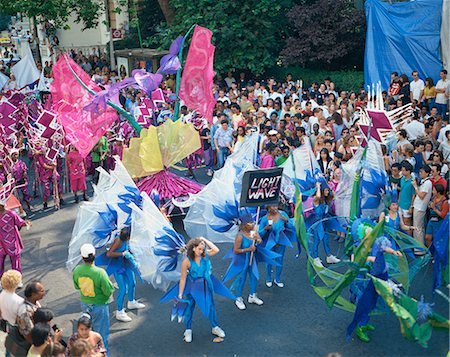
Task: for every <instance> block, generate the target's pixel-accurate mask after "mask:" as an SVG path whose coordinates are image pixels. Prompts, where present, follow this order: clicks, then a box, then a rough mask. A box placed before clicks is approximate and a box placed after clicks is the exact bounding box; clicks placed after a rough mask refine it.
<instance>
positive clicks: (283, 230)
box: [259, 211, 296, 282]
mask: <svg viewBox="0 0 450 357" xmlns="http://www.w3.org/2000/svg"><path fill="white" fill-rule="evenodd" d="M281 217H285V218H286V219H287V220H288V222H287V223H286V222H285V221H284V220H283V219H282V218H281ZM268 224H269V219H268V215H266V216H264V217H263V218H262V219H261V222H260V223H259V235H260V236H261V238H262V240H263V246H264V247H265V248H266V249H269V250H271V251H273V252H275V253H278V254H279V255H280V257H279V258H276V259H275V261H276V262H278V263H279V266H277V267H276V271H275V280H276V281H277V282H280V281H281V272H282V270H283V258H284V252H285V250H286V247H287V246H289V247H292V242H294V241H295V239H296V233H295V227H294V225H293V224H292V223H291V222H290V221H289V217H288V215H287V214H286V212H283V211H280V218H279V219H278V221H276V222H275V223H273V225H272V228H271V229H269V230H268V231H266V230H265V229H264V227H266V226H267V225H268ZM266 281H268V282H271V281H272V265H271V264H270V263H267V264H266Z"/></svg>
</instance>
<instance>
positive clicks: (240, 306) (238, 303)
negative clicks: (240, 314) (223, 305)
mask: <svg viewBox="0 0 450 357" xmlns="http://www.w3.org/2000/svg"><path fill="white" fill-rule="evenodd" d="M234 303H235V304H236V306H237V308H238V309H239V310H245V309H246V306H245V304H244V299H243V298H242V297H238V298H237V299H236V301H235V302H234Z"/></svg>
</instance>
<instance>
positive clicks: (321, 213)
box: [311, 203, 331, 258]
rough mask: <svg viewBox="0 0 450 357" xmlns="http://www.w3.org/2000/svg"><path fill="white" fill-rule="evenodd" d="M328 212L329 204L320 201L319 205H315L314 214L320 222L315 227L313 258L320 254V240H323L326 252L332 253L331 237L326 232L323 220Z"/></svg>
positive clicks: (327, 253)
mask: <svg viewBox="0 0 450 357" xmlns="http://www.w3.org/2000/svg"><path fill="white" fill-rule="evenodd" d="M327 214H328V206H327V205H326V204H324V203H320V204H318V205H317V206H316V205H314V215H315V220H316V222H317V221H318V222H319V223H318V224H317V225H316V226H315V228H314V240H313V244H312V251H311V255H312V257H313V258H317V257H318V256H319V244H320V241H322V242H323V249H324V250H325V254H326V255H327V256H329V255H330V254H331V250H330V237H329V235H328V233H327V232H325V227H324V224H323V222H322V220H323V219H324V218H325V217H326V215H327Z"/></svg>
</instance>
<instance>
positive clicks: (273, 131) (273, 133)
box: [267, 129, 278, 135]
mask: <svg viewBox="0 0 450 357" xmlns="http://www.w3.org/2000/svg"><path fill="white" fill-rule="evenodd" d="M267 134H269V135H277V134H278V131H276V130H275V129H272V130H269V132H268V133H267Z"/></svg>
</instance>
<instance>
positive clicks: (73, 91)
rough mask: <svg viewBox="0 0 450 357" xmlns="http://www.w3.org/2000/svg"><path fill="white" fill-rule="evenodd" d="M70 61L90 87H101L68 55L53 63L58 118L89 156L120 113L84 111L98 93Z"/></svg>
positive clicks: (52, 88) (53, 90)
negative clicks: (94, 93) (92, 92)
mask: <svg viewBox="0 0 450 357" xmlns="http://www.w3.org/2000/svg"><path fill="white" fill-rule="evenodd" d="M66 60H67V61H66ZM68 63H69V65H70V67H71V68H72V70H73V71H74V72H75V73H76V74H77V75H78V77H80V79H81V80H82V81H83V83H84V84H85V85H86V86H87V87H89V88H90V89H92V90H93V91H95V92H99V91H100V88H99V86H98V85H97V84H95V83H94V82H93V81H92V80H91V79H90V78H89V75H88V74H87V73H86V72H84V71H83V70H82V69H81V68H80V67H79V66H78V65H77V64H76V63H75V62H74V61H73V60H72V59H71V58H70V57H69V56H68V55H67V54H64V55H62V56H61V57H60V58H59V60H58V61H57V62H56V64H55V65H54V66H53V76H54V80H53V83H52V84H51V88H50V90H51V92H52V97H53V104H54V111H55V112H56V117H57V119H58V121H59V122H60V123H61V124H62V126H63V127H64V131H65V133H66V138H67V139H68V140H69V141H70V142H71V143H72V144H73V145H74V146H75V147H76V148H77V149H78V151H79V152H80V154H81V156H83V157H86V156H87V155H88V154H89V152H90V151H91V150H92V148H93V147H94V145H95V144H96V143H97V141H98V140H99V139H100V137H101V136H102V135H103V134H104V133H105V131H106V129H108V128H109V127H110V126H111V125H112V123H114V121H115V120H116V119H117V114H116V111H115V110H114V109H112V108H110V107H106V110H105V111H100V113H94V112H90V111H85V110H83V108H84V107H85V106H87V105H88V104H90V103H91V102H92V100H93V98H94V96H93V95H92V94H90V93H89V92H88V91H87V90H86V89H84V87H83V86H82V85H81V84H80V83H79V82H78V81H77V79H76V78H75V76H74V75H73V73H72V72H71V71H70V68H69V66H68Z"/></svg>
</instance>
